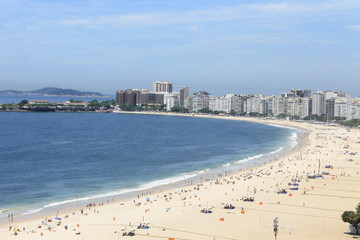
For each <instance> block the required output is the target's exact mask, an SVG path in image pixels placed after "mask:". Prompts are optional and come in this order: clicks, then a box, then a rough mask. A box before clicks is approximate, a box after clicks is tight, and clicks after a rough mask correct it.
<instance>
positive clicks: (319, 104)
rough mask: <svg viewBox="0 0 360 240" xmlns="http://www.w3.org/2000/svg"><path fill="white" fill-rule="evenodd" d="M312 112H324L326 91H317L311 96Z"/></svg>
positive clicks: (318, 113)
mask: <svg viewBox="0 0 360 240" xmlns="http://www.w3.org/2000/svg"><path fill="white" fill-rule="evenodd" d="M312 98H313V99H312V114H317V115H319V116H320V115H322V114H325V113H326V92H323V91H318V92H317V93H315V94H313V96H312Z"/></svg>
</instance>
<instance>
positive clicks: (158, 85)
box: [153, 81, 173, 93]
mask: <svg viewBox="0 0 360 240" xmlns="http://www.w3.org/2000/svg"><path fill="white" fill-rule="evenodd" d="M172 91H173V84H172V83H169V82H159V81H157V82H153V92H156V93H157V92H162V93H165V92H167V93H171V92H172Z"/></svg>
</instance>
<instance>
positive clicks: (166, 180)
mask: <svg viewBox="0 0 360 240" xmlns="http://www.w3.org/2000/svg"><path fill="white" fill-rule="evenodd" d="M195 176H197V174H187V175H180V176H176V177H169V178H164V179H160V180H155V181H152V182H149V183H145V184H142V185H140V186H139V187H138V188H127V189H123V190H119V191H113V192H108V193H104V194H98V195H91V196H86V197H82V198H75V199H69V200H64V201H59V202H53V203H49V204H47V205H45V206H43V208H39V209H34V210H30V211H29V212H27V213H25V214H32V213H37V212H39V211H41V210H43V209H44V208H50V207H56V206H60V205H66V204H72V203H77V202H86V201H89V200H91V199H96V198H106V197H111V196H116V195H121V194H126V193H131V192H136V191H142V190H146V189H150V188H153V187H157V186H161V185H167V184H171V183H175V182H179V181H183V180H186V179H189V178H192V177H195ZM25 214H24V215H25Z"/></svg>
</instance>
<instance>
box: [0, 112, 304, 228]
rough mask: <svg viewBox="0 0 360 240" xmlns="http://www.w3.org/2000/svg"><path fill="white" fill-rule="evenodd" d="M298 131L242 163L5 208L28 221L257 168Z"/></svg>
mask: <svg viewBox="0 0 360 240" xmlns="http://www.w3.org/2000/svg"><path fill="white" fill-rule="evenodd" d="M124 113H132V112H124ZM140 113H141V112H140ZM142 113H144V112H142ZM145 114H151V113H146V112H145ZM156 115H161V116H164V115H165V116H166V115H168V114H156ZM171 116H177V117H179V116H184V117H194V115H186V114H180V115H179V114H171ZM199 116H200V115H199ZM201 116H202V115H201ZM195 117H198V116H195ZM202 117H204V116H202ZM206 118H212V117H209V116H206ZM217 119H221V120H232V121H239V120H238V119H229V118H226V117H221V118H217ZM273 126H274V127H280V128H284V127H285V126H281V125H273ZM285 128H288V127H285ZM292 129H294V130H296V129H295V128H292ZM296 131H297V133H296V136H297V137H296V143H295V146H282V147H281V150H279V149H278V150H276V151H275V152H274V153H273V152H268V153H263V154H261V156H259V155H254V156H250V157H248V158H246V159H241V160H240V161H239V162H241V163H239V162H238V161H236V162H231V163H227V164H223V165H222V166H217V167H214V168H212V169H209V168H208V169H202V170H198V171H195V172H188V173H183V174H181V175H178V176H172V177H170V178H166V179H159V180H154V181H152V182H149V183H146V184H143V185H141V186H138V187H136V188H134V189H123V190H119V191H115V192H109V193H107V192H104V193H102V194H95V195H90V196H83V197H80V198H79V199H66V200H62V201H60V202H51V203H48V204H47V205H45V206H39V208H35V209H28V210H26V212H23V213H17V214H16V213H15V214H14V213H13V211H11V210H8V211H6V212H5V213H12V214H14V217H15V219H16V220H17V221H18V222H25V221H28V220H29V219H37V218H44V217H46V216H48V215H54V214H56V213H58V212H66V213H70V212H72V211H74V210H76V209H79V208H82V207H83V206H85V205H86V204H88V203H89V202H109V201H110V202H119V201H125V200H129V199H133V198H135V197H137V196H138V195H141V194H143V193H148V192H152V193H155V192H162V191H164V190H171V189H177V188H181V187H186V186H189V184H199V183H201V182H202V181H203V179H211V180H213V179H215V178H217V175H219V174H222V175H224V174H233V172H235V173H236V172H240V171H247V170H250V169H252V168H254V167H255V166H261V165H263V164H267V163H270V162H272V161H274V160H275V159H276V158H279V157H281V156H284V155H286V154H288V153H289V152H291V151H294V150H295V149H296V148H299V147H301V145H302V141H303V140H304V138H305V135H306V131H304V130H302V131H303V132H302V133H301V132H300V131H298V130H296ZM243 161H245V162H246V163H245V164H244V163H243ZM167 180H170V182H168V181H167ZM154 182H161V183H160V184H159V183H158V184H155V186H151V184H154ZM116 192H121V193H116ZM5 223H7V219H6V216H3V217H1V218H0V224H5Z"/></svg>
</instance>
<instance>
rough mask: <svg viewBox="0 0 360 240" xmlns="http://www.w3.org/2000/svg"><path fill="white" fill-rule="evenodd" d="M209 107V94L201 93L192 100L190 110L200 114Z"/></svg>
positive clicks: (197, 93) (196, 94) (195, 94)
mask: <svg viewBox="0 0 360 240" xmlns="http://www.w3.org/2000/svg"><path fill="white" fill-rule="evenodd" d="M208 107H209V94H208V93H207V92H204V91H201V92H196V93H194V95H193V96H192V97H191V98H190V110H191V111H193V112H198V111H200V110H201V109H204V108H208Z"/></svg>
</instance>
